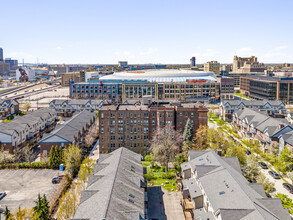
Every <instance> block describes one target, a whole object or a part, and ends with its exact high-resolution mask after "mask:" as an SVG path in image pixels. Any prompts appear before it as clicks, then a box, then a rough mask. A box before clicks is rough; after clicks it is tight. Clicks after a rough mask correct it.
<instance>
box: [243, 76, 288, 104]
mask: <svg viewBox="0 0 293 220" xmlns="http://www.w3.org/2000/svg"><path fill="white" fill-rule="evenodd" d="M240 92H241V93H242V94H245V95H249V96H250V97H252V98H254V99H258V100H263V99H267V100H280V101H282V102H284V103H286V104H292V103H293V78H292V77H272V76H265V75H262V76H261V75H259V76H256V75H247V76H242V77H241V78H240Z"/></svg>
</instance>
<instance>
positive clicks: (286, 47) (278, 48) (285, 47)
mask: <svg viewBox="0 0 293 220" xmlns="http://www.w3.org/2000/svg"><path fill="white" fill-rule="evenodd" d="M288 48H289V47H288V46H279V47H276V48H275V49H274V50H286V49H288Z"/></svg>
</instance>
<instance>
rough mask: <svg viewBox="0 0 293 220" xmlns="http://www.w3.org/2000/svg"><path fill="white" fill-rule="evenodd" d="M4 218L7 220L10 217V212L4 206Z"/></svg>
mask: <svg viewBox="0 0 293 220" xmlns="http://www.w3.org/2000/svg"><path fill="white" fill-rule="evenodd" d="M4 216H5V219H6V220H8V219H9V218H10V217H11V213H10V210H9V209H8V207H7V206H5V211H4Z"/></svg>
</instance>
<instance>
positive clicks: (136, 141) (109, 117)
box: [99, 103, 208, 155]
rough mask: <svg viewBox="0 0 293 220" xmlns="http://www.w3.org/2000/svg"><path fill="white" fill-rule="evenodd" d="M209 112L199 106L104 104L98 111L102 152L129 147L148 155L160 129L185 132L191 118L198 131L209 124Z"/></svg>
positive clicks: (100, 148)
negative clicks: (157, 129)
mask: <svg viewBox="0 0 293 220" xmlns="http://www.w3.org/2000/svg"><path fill="white" fill-rule="evenodd" d="M207 112H208V109H207V108H206V107H204V106H202V105H198V104H181V105H168V104H166V105H163V104H162V105H158V104H154V103H153V104H151V105H130V104H121V105H105V106H103V107H102V108H101V109H100V111H99V128H100V129H99V137H100V139H99V141H100V147H99V150H100V153H101V154H103V153H106V152H111V151H113V150H115V149H117V148H120V147H126V148H128V149H131V150H133V151H135V152H137V153H140V154H142V155H146V153H147V152H148V149H149V143H150V140H151V139H152V135H153V134H154V133H155V130H156V128H157V127H164V126H166V125H172V126H174V129H175V130H177V131H179V132H183V131H184V128H185V123H186V121H187V119H188V118H189V119H190V121H191V123H192V125H193V128H194V132H196V130H197V129H198V128H199V126H200V125H207Z"/></svg>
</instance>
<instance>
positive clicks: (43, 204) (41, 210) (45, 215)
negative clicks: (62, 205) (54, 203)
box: [33, 194, 50, 220]
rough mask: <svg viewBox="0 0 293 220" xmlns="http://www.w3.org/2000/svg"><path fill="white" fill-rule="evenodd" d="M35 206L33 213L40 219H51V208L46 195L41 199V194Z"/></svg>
mask: <svg viewBox="0 0 293 220" xmlns="http://www.w3.org/2000/svg"><path fill="white" fill-rule="evenodd" d="M35 204H36V206H35V207H33V212H34V213H35V215H37V216H38V217H39V219H42V220H47V219H49V214H50V213H49V210H50V207H49V202H48V200H47V198H46V195H45V194H44V195H43V197H41V196H40V194H39V195H38V199H37V201H35Z"/></svg>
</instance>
